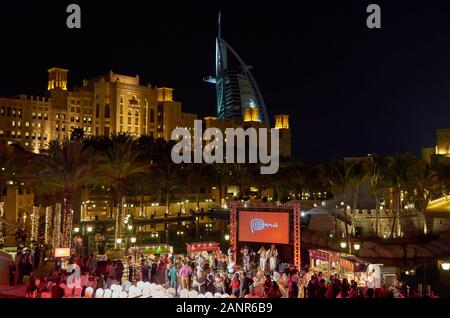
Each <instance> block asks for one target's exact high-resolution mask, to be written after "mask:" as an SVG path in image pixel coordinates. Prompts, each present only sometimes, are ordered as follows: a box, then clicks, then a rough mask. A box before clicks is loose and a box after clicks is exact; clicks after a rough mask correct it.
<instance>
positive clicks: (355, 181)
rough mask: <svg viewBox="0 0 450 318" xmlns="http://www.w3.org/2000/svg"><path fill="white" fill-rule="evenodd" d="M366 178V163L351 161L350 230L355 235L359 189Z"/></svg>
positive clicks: (358, 160)
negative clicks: (355, 216)
mask: <svg viewBox="0 0 450 318" xmlns="http://www.w3.org/2000/svg"><path fill="white" fill-rule="evenodd" d="M366 178H367V163H366V161H364V160H361V159H357V160H354V161H353V164H352V165H351V168H350V186H351V187H352V190H353V191H352V201H353V202H352V207H351V209H352V218H351V226H350V229H351V231H352V234H353V235H354V234H355V227H354V223H353V222H354V217H353V216H354V215H355V212H356V209H357V208H358V198H359V187H360V186H361V184H362V183H364V181H365V180H366Z"/></svg>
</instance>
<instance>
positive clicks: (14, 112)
mask: <svg viewBox="0 0 450 318" xmlns="http://www.w3.org/2000/svg"><path fill="white" fill-rule="evenodd" d="M12 115H13V117H16V109H15V108H13V109H12Z"/></svg>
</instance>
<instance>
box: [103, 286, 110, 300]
mask: <svg viewBox="0 0 450 318" xmlns="http://www.w3.org/2000/svg"><path fill="white" fill-rule="evenodd" d="M111 296H112V290H111V289H109V288H108V289H105V292H104V293H103V298H111Z"/></svg>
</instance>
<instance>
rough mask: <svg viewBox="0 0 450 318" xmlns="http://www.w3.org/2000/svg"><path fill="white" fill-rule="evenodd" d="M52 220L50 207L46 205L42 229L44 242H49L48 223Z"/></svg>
mask: <svg viewBox="0 0 450 318" xmlns="http://www.w3.org/2000/svg"><path fill="white" fill-rule="evenodd" d="M51 222H52V207H51V206H48V207H47V208H46V209H45V230H44V232H45V233H44V242H45V244H49V243H50V225H51Z"/></svg>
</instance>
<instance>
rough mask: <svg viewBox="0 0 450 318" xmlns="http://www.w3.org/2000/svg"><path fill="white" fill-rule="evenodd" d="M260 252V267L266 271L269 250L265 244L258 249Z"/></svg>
mask: <svg viewBox="0 0 450 318" xmlns="http://www.w3.org/2000/svg"><path fill="white" fill-rule="evenodd" d="M258 254H259V267H260V268H261V270H262V271H263V272H264V271H265V270H266V261H267V251H266V249H265V248H264V245H263V246H261V248H260V249H259V251H258Z"/></svg>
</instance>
